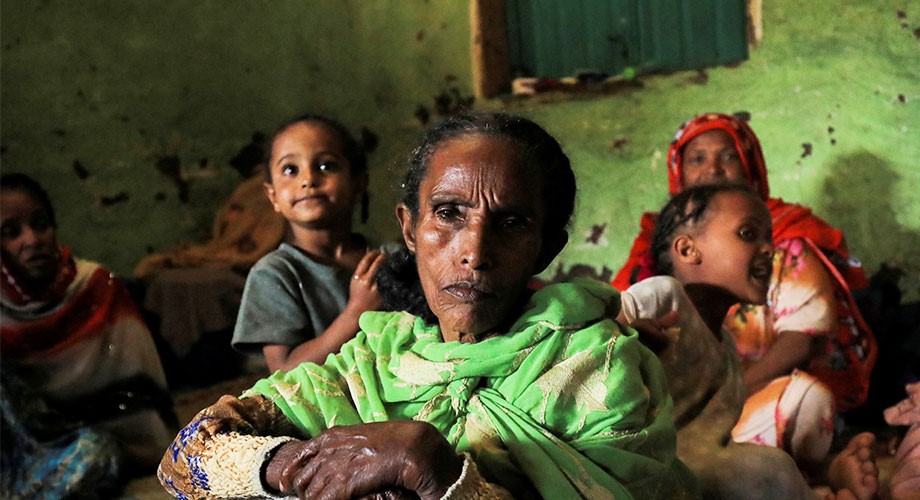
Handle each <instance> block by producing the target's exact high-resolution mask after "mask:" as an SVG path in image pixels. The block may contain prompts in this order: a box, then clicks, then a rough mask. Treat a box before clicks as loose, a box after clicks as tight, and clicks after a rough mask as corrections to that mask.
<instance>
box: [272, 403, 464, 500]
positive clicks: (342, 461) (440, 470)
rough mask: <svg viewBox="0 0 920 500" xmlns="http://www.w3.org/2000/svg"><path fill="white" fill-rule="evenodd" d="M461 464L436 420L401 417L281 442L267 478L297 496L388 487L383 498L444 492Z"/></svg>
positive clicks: (354, 494)
mask: <svg viewBox="0 0 920 500" xmlns="http://www.w3.org/2000/svg"><path fill="white" fill-rule="evenodd" d="M462 467H463V459H462V458H461V457H460V456H458V455H457V453H456V452H455V451H454V448H453V447H452V446H451V445H450V443H448V442H447V440H446V439H444V437H443V436H441V434H440V433H439V432H438V431H437V429H435V428H434V426H432V425H431V424H428V423H425V422H416V421H412V420H403V421H392V422H378V423H372V424H361V425H351V426H342V427H333V428H331V429H329V430H327V431H326V432H323V433H322V434H320V435H319V436H317V437H316V438H313V439H311V440H309V441H292V442H290V443H285V444H284V445H282V446H281V447H280V448H279V449H278V451H277V452H276V453H275V455H274V457H272V460H271V461H270V462H269V464H268V467H267V468H266V470H265V482H266V483H267V484H270V485H275V488H276V489H277V490H278V491H283V492H289V493H294V494H296V495H297V496H298V497H299V498H317V499H326V498H328V499H332V498H361V497H365V496H369V495H371V494H374V493H384V492H386V493H387V495H386V498H400V497H402V498H416V496H415V495H417V498H422V499H429V498H441V497H442V496H444V494H445V493H446V492H447V489H448V488H449V487H450V485H451V484H453V483H454V482H456V481H457V479H458V478H459V477H460V471H461V469H462ZM394 485H398V487H401V489H403V490H406V491H398V490H397V491H394ZM388 490H389V491H388ZM408 492H414V493H415V495H410V494H407V493H408Z"/></svg>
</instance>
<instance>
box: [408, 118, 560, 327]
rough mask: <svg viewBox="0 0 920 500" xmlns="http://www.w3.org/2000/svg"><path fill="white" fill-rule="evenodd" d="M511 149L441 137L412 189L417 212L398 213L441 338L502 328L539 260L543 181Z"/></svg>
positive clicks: (481, 139) (486, 140) (497, 142)
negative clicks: (415, 187) (413, 213)
mask: <svg viewBox="0 0 920 500" xmlns="http://www.w3.org/2000/svg"><path fill="white" fill-rule="evenodd" d="M518 153H519V152H518V148H517V147H516V146H514V145H513V144H511V143H509V142H508V141H505V140H502V139H499V138H492V137H487V136H483V135H467V136H460V137H457V138H454V139H450V140H447V141H445V142H443V143H441V144H440V145H438V147H437V149H436V150H435V152H434V153H433V155H432V157H431V159H430V162H429V166H428V172H427V174H426V175H425V178H424V179H423V180H422V182H421V184H420V186H419V193H418V196H419V213H418V216H417V218H413V216H412V214H411V213H409V209H408V208H406V207H405V206H404V205H401V206H400V207H399V208H398V209H397V216H398V217H399V219H400V225H401V226H402V232H403V237H404V238H405V240H406V244H407V245H408V247H409V250H411V251H412V252H413V253H415V255H416V259H417V262H418V273H419V278H420V280H421V284H422V288H423V290H424V292H425V298H426V299H427V301H428V305H429V307H430V308H431V310H432V312H434V314H435V316H437V318H438V322H439V324H440V326H441V333H442V335H443V338H444V340H445V341H452V340H462V341H477V340H481V339H482V338H484V337H486V336H489V335H491V334H494V333H498V332H499V330H500V329H501V328H502V327H506V326H508V323H509V322H510V321H513V320H514V319H516V316H517V314H518V313H519V312H520V307H521V306H522V302H523V301H524V300H525V299H526V297H525V293H526V288H527V282H528V280H529V279H530V277H531V276H532V275H534V274H536V273H538V272H540V271H542V269H543V268H544V267H545V266H546V265H547V264H548V262H541V261H542V260H544V259H541V247H542V246H543V244H544V243H543V223H544V220H545V218H546V214H545V211H546V205H545V200H544V197H543V190H542V187H543V186H542V183H543V176H542V175H540V173H539V172H534V171H533V168H528V165H525V164H523V162H522V161H521V160H520V158H519V157H520V155H519V154H518Z"/></svg>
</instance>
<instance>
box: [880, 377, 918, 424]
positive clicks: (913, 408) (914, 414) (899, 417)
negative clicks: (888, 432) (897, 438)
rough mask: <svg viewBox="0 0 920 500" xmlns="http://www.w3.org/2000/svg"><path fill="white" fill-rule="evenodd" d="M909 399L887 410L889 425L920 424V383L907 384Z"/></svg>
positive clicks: (886, 416) (886, 417)
mask: <svg viewBox="0 0 920 500" xmlns="http://www.w3.org/2000/svg"><path fill="white" fill-rule="evenodd" d="M906 390H907V398H906V399H904V400H903V401H901V402H900V403H898V404H896V405H894V406H892V407H891V408H888V409H886V410H885V412H884V414H885V421H886V422H887V423H888V425H913V424H918V423H920V382H915V383H913V384H907V388H906Z"/></svg>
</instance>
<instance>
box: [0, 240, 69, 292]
mask: <svg viewBox="0 0 920 500" xmlns="http://www.w3.org/2000/svg"><path fill="white" fill-rule="evenodd" d="M76 275H77V265H76V263H75V262H74V259H73V254H72V253H71V251H70V247H68V246H67V245H59V246H58V269H57V273H55V276H54V280H53V281H52V282H51V284H49V285H48V287H47V288H45V289H43V290H38V291H33V290H27V289H25V288H24V287H23V286H22V284H21V283H20V282H19V279H17V277H16V276H15V275H14V274H13V272H12V270H10V269H9V268H7V267H6V265H5V264H3V263H2V262H0V288H2V290H3V299H4V300H6V301H9V302H11V303H12V304H15V305H17V306H24V305H26V304H29V303H35V302H41V303H56V302H58V301H59V300H60V299H61V298H62V297H64V294H66V293H67V287H69V286H70V284H71V283H72V282H73V279H74V277H76Z"/></svg>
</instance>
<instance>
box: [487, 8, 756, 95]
mask: <svg viewBox="0 0 920 500" xmlns="http://www.w3.org/2000/svg"><path fill="white" fill-rule="evenodd" d="M505 9H506V19H507V27H508V45H509V59H510V64H511V73H512V75H513V76H543V77H552V78H560V77H564V76H572V75H575V74H578V73H582V72H596V73H606V74H610V75H614V74H619V73H621V72H622V71H623V69H624V68H626V67H632V68H635V69H636V70H637V71H638V72H641V73H652V72H661V71H672V70H681V69H693V68H703V67H706V66H714V65H719V64H726V63H734V62H739V61H743V60H745V59H747V57H748V52H747V17H746V16H747V9H746V3H745V0H506V1H505Z"/></svg>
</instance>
